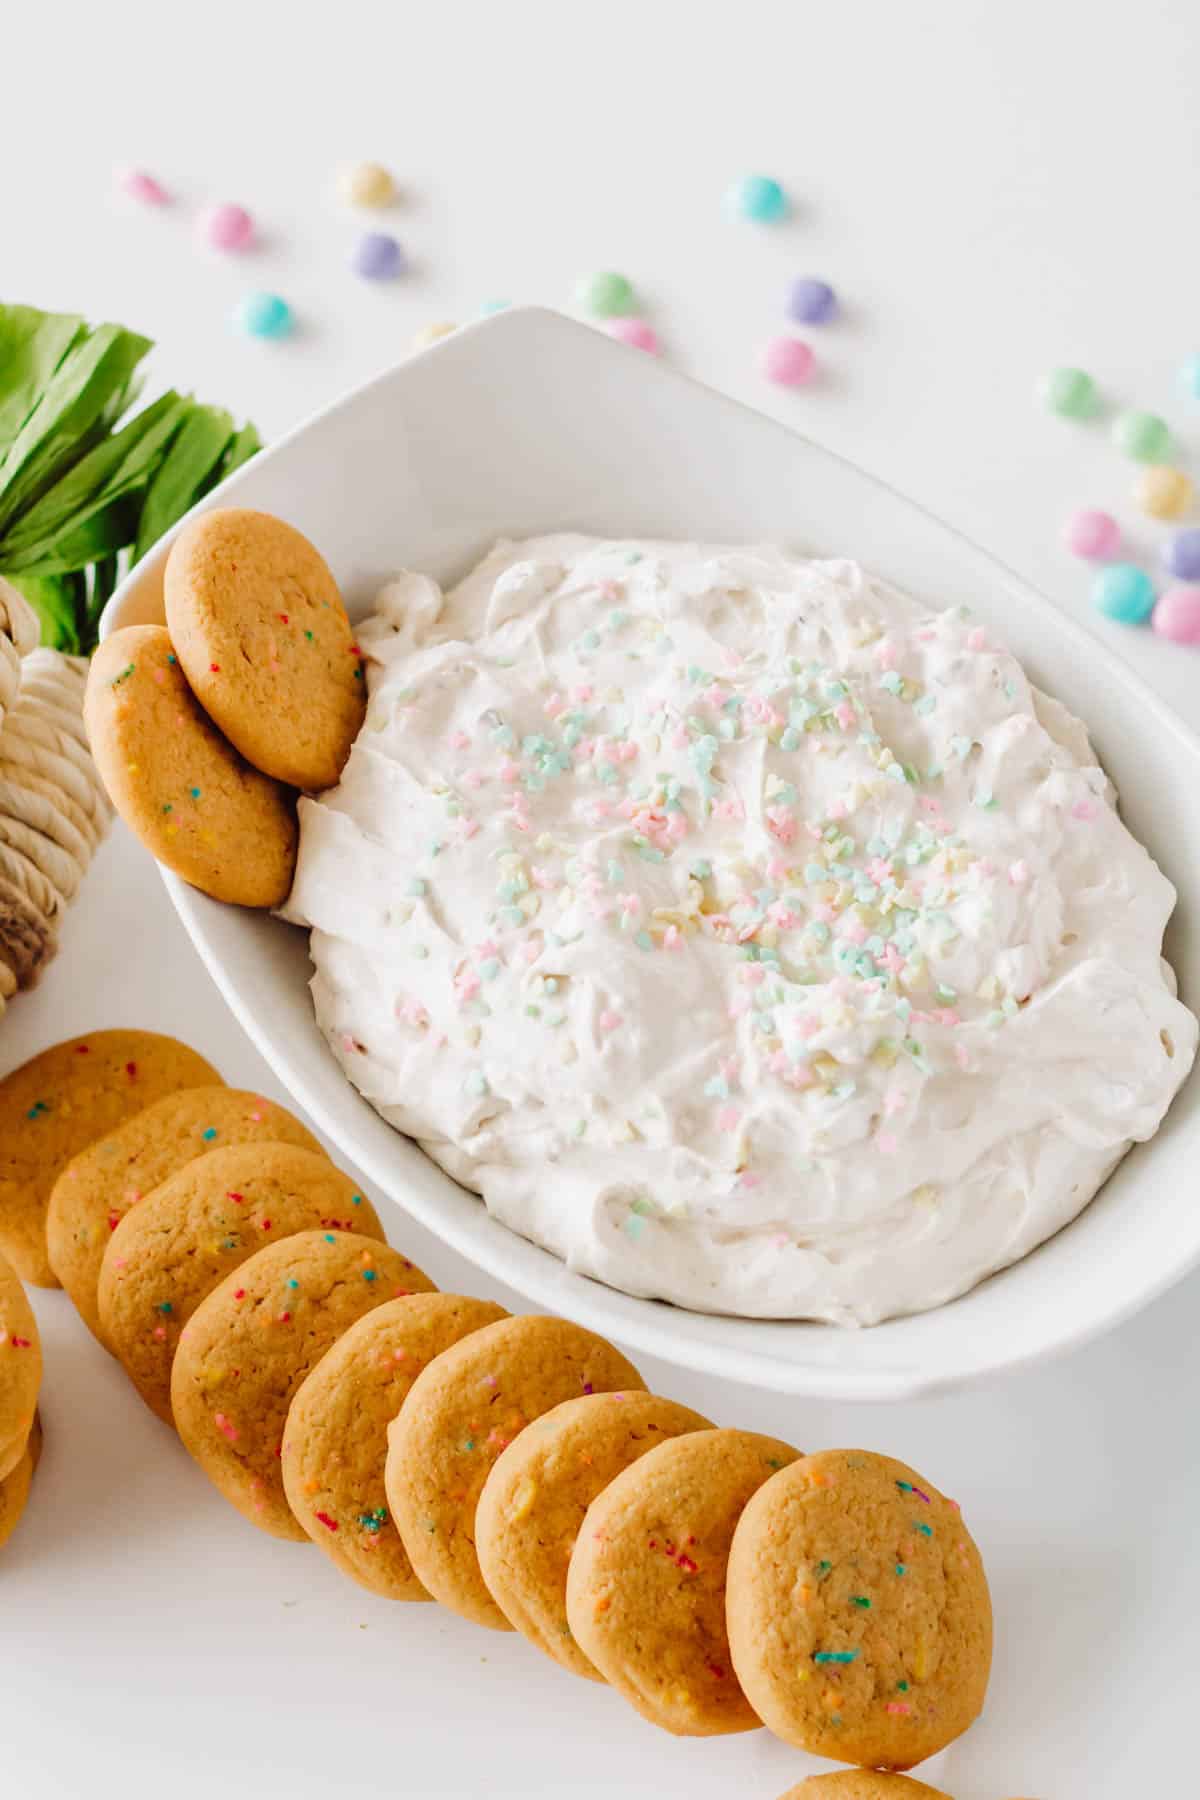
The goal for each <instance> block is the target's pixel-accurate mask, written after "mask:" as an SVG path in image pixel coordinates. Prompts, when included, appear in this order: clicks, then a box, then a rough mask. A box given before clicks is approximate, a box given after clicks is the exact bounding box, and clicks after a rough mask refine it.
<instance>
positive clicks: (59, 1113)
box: [0, 1031, 221, 1287]
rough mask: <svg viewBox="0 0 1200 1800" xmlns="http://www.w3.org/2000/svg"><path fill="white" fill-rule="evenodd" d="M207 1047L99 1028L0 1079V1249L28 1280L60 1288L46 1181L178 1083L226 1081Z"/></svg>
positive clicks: (45, 1052) (147, 1033)
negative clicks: (50, 1244) (199, 1050)
mask: <svg viewBox="0 0 1200 1800" xmlns="http://www.w3.org/2000/svg"><path fill="white" fill-rule="evenodd" d="M220 1079H221V1077H220V1076H219V1075H218V1074H217V1072H216V1070H215V1069H214V1068H213V1067H212V1066H211V1065H210V1064H209V1063H206V1062H205V1060H204V1058H203V1057H202V1056H197V1054H196V1052H195V1051H194V1050H189V1049H188V1047H187V1045H186V1044H180V1043H177V1042H176V1040H175V1039H174V1038H170V1037H160V1036H159V1035H158V1033H157V1032H153V1031H93V1032H91V1033H90V1034H89V1035H88V1036H86V1037H78V1038H70V1039H68V1041H67V1042H66V1043H65V1044H56V1045H55V1046H54V1047H53V1049H51V1050H43V1051H42V1053H41V1055H40V1056H35V1057H34V1058H33V1060H32V1061H31V1062H27V1063H23V1064H22V1066H21V1067H20V1068H19V1069H14V1070H13V1072H12V1074H11V1075H6V1076H5V1078H4V1080H3V1081H0V1250H3V1252H4V1254H5V1255H6V1256H7V1257H8V1259H9V1261H10V1262H11V1263H12V1264H13V1266H14V1268H15V1269H16V1271H17V1274H18V1275H19V1276H20V1277H21V1279H22V1281H32V1282H33V1283H35V1285H36V1286H38V1287H57V1286H58V1282H57V1281H56V1279H55V1275H54V1270H53V1268H52V1266H51V1264H50V1260H49V1257H48V1256H47V1252H46V1205H47V1202H48V1200H49V1198H50V1190H51V1188H52V1187H53V1186H54V1184H55V1182H56V1180H57V1179H58V1176H59V1174H60V1173H61V1171H62V1170H63V1168H64V1167H65V1166H66V1164H67V1163H68V1162H69V1161H70V1160H71V1158H72V1157H73V1156H77V1155H78V1154H79V1152H80V1151H81V1150H82V1149H84V1148H85V1147H86V1146H87V1145H88V1144H90V1143H93V1142H94V1141H95V1139H96V1138H98V1137H103V1136H104V1134H105V1133H106V1132H109V1131H113V1130H115V1128H116V1127H117V1126H118V1125H120V1124H121V1123H122V1122H123V1121H124V1120H126V1119H128V1118H129V1117H130V1116H131V1114H133V1113H138V1112H141V1110H142V1109H143V1107H146V1106H150V1105H152V1104H153V1102H154V1101H155V1100H160V1099H161V1098H162V1096H163V1095H164V1094H170V1093H173V1092H174V1091H175V1090H176V1089H177V1088H185V1087H196V1086H198V1085H199V1084H200V1083H201V1082H213V1081H220Z"/></svg>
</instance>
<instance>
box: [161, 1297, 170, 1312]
mask: <svg viewBox="0 0 1200 1800" xmlns="http://www.w3.org/2000/svg"><path fill="white" fill-rule="evenodd" d="M158 1310H159V1312H160V1313H169V1312H170V1311H171V1310H172V1307H171V1302H170V1301H169V1300H161V1301H160V1302H159V1305H158Z"/></svg>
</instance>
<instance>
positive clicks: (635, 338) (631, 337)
mask: <svg viewBox="0 0 1200 1800" xmlns="http://www.w3.org/2000/svg"><path fill="white" fill-rule="evenodd" d="M605 329H606V331H607V332H608V334H609V336H610V337H615V338H618V339H619V340H620V342H621V343H622V344H628V345H629V346H630V348H631V349H633V350H645V351H648V352H649V354H650V355H651V356H657V355H658V352H659V342H658V333H657V332H656V331H655V329H654V327H653V326H652V325H647V323H646V321H645V319H614V320H613V321H612V323H611V324H609V325H607V326H606V327H605Z"/></svg>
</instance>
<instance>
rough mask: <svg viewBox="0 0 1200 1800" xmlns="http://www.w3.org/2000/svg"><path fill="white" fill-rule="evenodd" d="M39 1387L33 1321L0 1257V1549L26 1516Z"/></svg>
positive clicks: (38, 1433) (38, 1434)
mask: <svg viewBox="0 0 1200 1800" xmlns="http://www.w3.org/2000/svg"><path fill="white" fill-rule="evenodd" d="M41 1385H42V1348H41V1342H40V1340H39V1338H38V1328H37V1320H36V1319H35V1318H34V1316H33V1309H32V1308H31V1306H30V1304H29V1302H28V1300H27V1299H26V1298H25V1290H24V1288H23V1287H22V1286H21V1283H20V1281H19V1280H18V1279H17V1274H16V1271H15V1269H14V1268H13V1267H12V1265H11V1263H9V1262H8V1261H6V1259H5V1258H4V1257H3V1256H0V1546H3V1545H4V1544H5V1543H6V1542H7V1540H8V1538H9V1537H10V1536H11V1535H12V1532H13V1528H14V1527H15V1525H16V1523H17V1520H18V1519H19V1518H20V1517H21V1514H22V1513H23V1512H24V1510H25V1502H26V1500H27V1499H28V1498H29V1487H30V1483H31V1482H32V1480H33V1471H34V1468H35V1466H36V1464H37V1460H38V1456H39V1453H40V1451H41V1447H42V1428H41V1423H40V1421H39V1419H38V1414H37V1401H38V1391H39V1389H40V1388H41Z"/></svg>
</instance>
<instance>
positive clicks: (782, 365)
mask: <svg viewBox="0 0 1200 1800" xmlns="http://www.w3.org/2000/svg"><path fill="white" fill-rule="evenodd" d="M816 366H817V359H816V357H815V356H814V355H813V353H812V351H811V350H810V348H809V346H808V345H807V344H806V343H805V342H804V341H803V339H802V338H794V337H775V338H772V339H771V341H770V343H769V344H768V345H767V348H766V350H765V351H764V353H763V370H764V372H765V374H766V376H767V379H768V380H769V381H777V382H778V383H779V385H780V386H781V387H803V386H804V383H805V382H806V381H811V380H812V376H813V371H814V370H815V368H816Z"/></svg>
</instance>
